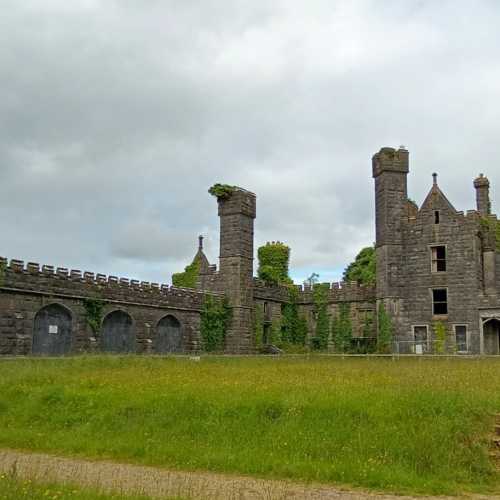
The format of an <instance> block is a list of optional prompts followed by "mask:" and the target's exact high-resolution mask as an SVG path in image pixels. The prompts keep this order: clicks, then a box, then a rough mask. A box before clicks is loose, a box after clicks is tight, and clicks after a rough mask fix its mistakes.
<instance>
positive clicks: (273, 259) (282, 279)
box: [257, 241, 293, 285]
mask: <svg viewBox="0 0 500 500" xmlns="http://www.w3.org/2000/svg"><path fill="white" fill-rule="evenodd" d="M257 257H258V259H259V268H258V270H257V275H258V277H259V278H260V279H261V280H263V281H265V282H266V283H267V284H269V285H280V284H293V281H292V280H291V278H290V276H289V275H288V267H289V264H290V247H289V246H287V245H285V244H284V243H281V242H280V241H273V242H272V243H271V242H269V241H268V242H267V243H266V244H265V245H263V246H261V247H260V248H259V249H258V250H257Z"/></svg>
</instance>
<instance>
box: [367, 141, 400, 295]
mask: <svg viewBox="0 0 500 500" xmlns="http://www.w3.org/2000/svg"><path fill="white" fill-rule="evenodd" d="M408 156H409V153H408V151H407V149H406V148H405V147H404V146H401V147H400V148H399V149H397V150H396V149H394V148H388V147H385V148H382V149H380V151H379V152H378V153H376V154H375V155H373V158H372V168H373V178H374V179H375V219H376V220H375V222H376V250H377V297H378V298H379V299H382V298H389V297H397V296H398V291H397V287H398V284H399V279H398V272H399V270H400V269H401V265H402V256H403V231H402V229H403V228H402V225H403V223H404V221H405V220H407V219H408V188H407V176H408V172H409V165H408Z"/></svg>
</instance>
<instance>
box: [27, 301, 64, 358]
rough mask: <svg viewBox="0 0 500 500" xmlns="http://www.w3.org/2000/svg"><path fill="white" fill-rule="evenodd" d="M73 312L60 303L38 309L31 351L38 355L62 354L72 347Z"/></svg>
mask: <svg viewBox="0 0 500 500" xmlns="http://www.w3.org/2000/svg"><path fill="white" fill-rule="evenodd" d="M71 326H72V317H71V313H70V312H69V311H68V310H67V309H66V308H65V307H63V306H61V305H59V304H50V305H48V306H45V307H44V308H42V309H40V311H38V313H37V315H36V316H35V323H34V328H33V344H32V347H31V352H32V353H33V354H35V355H38V356H62V355H64V354H66V353H68V352H69V351H70V349H71Z"/></svg>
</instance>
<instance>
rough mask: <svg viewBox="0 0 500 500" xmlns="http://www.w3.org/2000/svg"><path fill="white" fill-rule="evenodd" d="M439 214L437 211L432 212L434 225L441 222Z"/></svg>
mask: <svg viewBox="0 0 500 500" xmlns="http://www.w3.org/2000/svg"><path fill="white" fill-rule="evenodd" d="M440 219H441V214H440V213H439V210H435V211H434V224H439V223H440V222H441V220H440Z"/></svg>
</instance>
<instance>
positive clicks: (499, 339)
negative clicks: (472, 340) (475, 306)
mask: <svg viewBox="0 0 500 500" xmlns="http://www.w3.org/2000/svg"><path fill="white" fill-rule="evenodd" d="M483 342H484V354H490V355H491V354H493V355H494V354H500V321H499V320H498V319H496V318H490V319H488V320H486V321H485V322H484V323H483Z"/></svg>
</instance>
